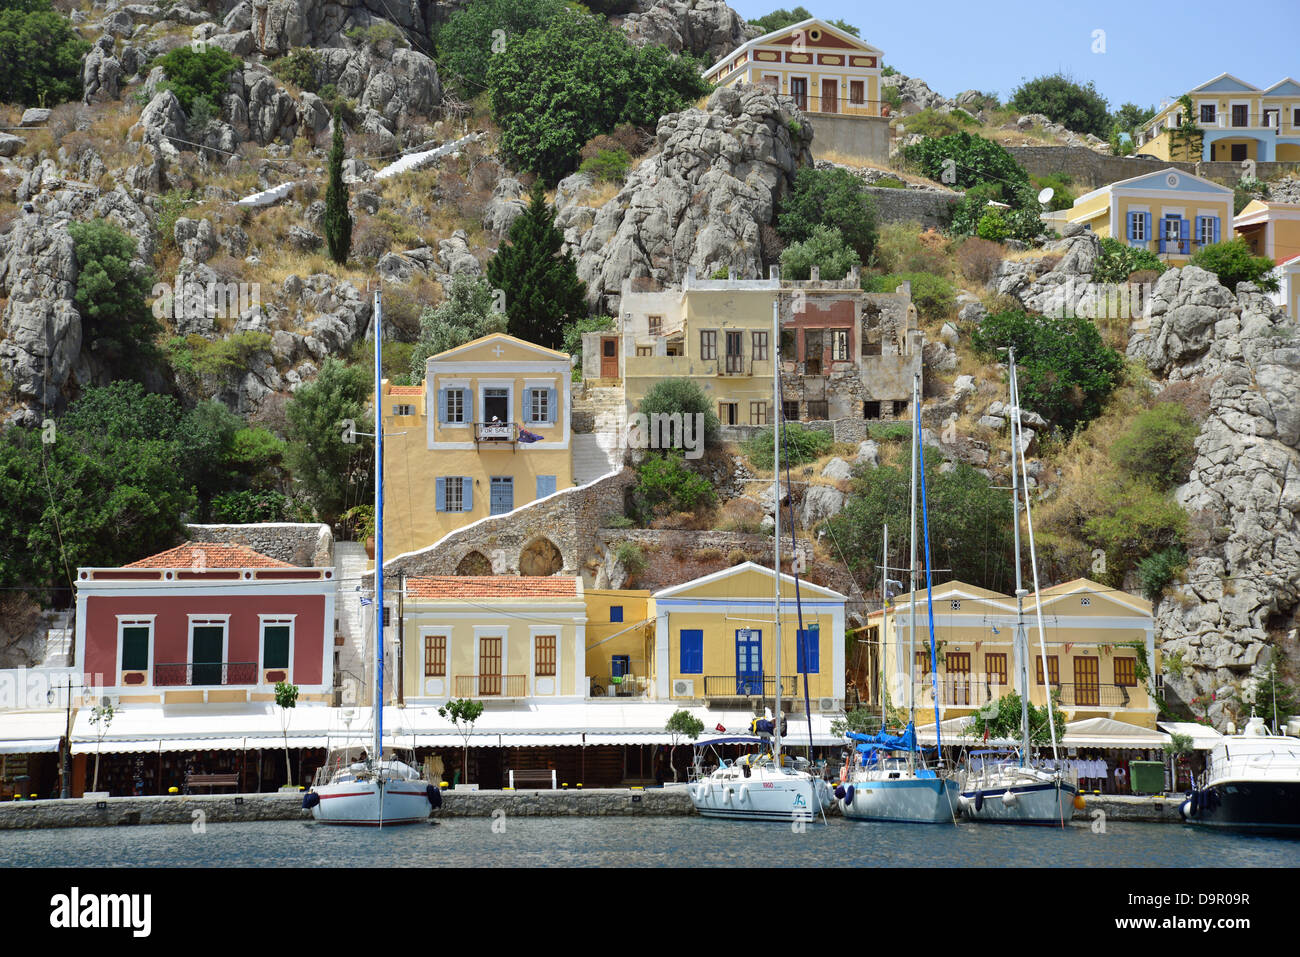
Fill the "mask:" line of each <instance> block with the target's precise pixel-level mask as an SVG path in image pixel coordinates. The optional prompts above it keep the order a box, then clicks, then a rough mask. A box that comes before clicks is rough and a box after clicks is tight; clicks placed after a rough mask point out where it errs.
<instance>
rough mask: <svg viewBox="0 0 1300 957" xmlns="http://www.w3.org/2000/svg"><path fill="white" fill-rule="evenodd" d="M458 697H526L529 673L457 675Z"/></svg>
mask: <svg viewBox="0 0 1300 957" xmlns="http://www.w3.org/2000/svg"><path fill="white" fill-rule="evenodd" d="M456 697H457V698H526V697H528V676H527V675H456Z"/></svg>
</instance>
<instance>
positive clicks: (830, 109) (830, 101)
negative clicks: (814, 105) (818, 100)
mask: <svg viewBox="0 0 1300 957" xmlns="http://www.w3.org/2000/svg"><path fill="white" fill-rule="evenodd" d="M839 110H840V84H839V81H838V80H822V112H823V113H838V112H839Z"/></svg>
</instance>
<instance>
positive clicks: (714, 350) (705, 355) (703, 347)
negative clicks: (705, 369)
mask: <svg viewBox="0 0 1300 957" xmlns="http://www.w3.org/2000/svg"><path fill="white" fill-rule="evenodd" d="M717 357H718V330H716V329H703V330H701V331H700V358H701V359H716V358H717Z"/></svg>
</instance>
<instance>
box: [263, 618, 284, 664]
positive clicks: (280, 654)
mask: <svg viewBox="0 0 1300 957" xmlns="http://www.w3.org/2000/svg"><path fill="white" fill-rule="evenodd" d="M290 630H291V626H290V625H288V624H287V623H282V622H276V623H270V622H265V623H263V625H262V667H263V668H264V669H265V668H288V667H289V633H290Z"/></svg>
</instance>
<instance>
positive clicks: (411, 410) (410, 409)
mask: <svg viewBox="0 0 1300 957" xmlns="http://www.w3.org/2000/svg"><path fill="white" fill-rule="evenodd" d="M393 415H415V406H413V405H395V406H393Z"/></svg>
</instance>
